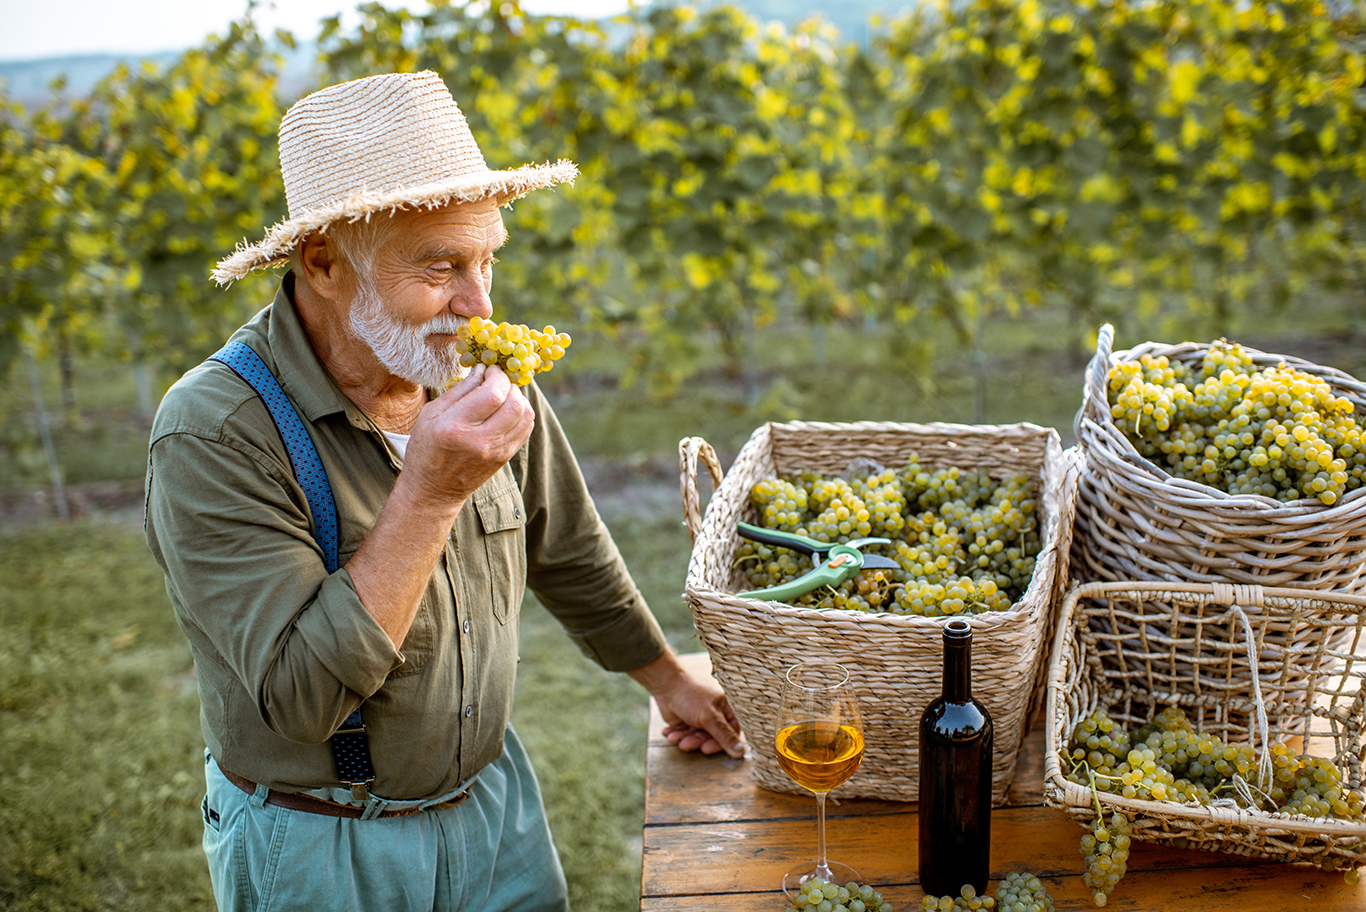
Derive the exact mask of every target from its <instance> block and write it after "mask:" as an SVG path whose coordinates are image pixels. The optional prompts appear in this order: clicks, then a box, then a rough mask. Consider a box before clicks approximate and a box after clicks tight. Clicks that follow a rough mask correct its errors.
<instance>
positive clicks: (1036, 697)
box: [679, 422, 1075, 802]
mask: <svg viewBox="0 0 1366 912" xmlns="http://www.w3.org/2000/svg"><path fill="white" fill-rule="evenodd" d="M679 451H680V463H681V474H682V487H683V501H684V513H685V517H686V520H687V525H688V530H689V532H690V533H691V534H692V537H693V551H692V559H691V561H690V562H689V565H688V578H687V592H686V597H687V600H688V604H689V605H690V606H691V608H692V612H693V619H694V621H695V623H696V625H697V629H698V632H699V634H700V636H701V639H702V641H703V643H704V644H705V645H706V647H707V651H708V652H709V653H710V654H711V660H712V668H713V670H714V673H715V674H716V677H717V679H718V680H719V681H720V683H721V685H722V686H723V687H724V688H725V690H726V694H727V696H728V698H729V700H730V703H731V706H732V707H733V708H734V710H735V713H736V716H737V717H738V718H739V720H740V724H741V726H742V727H743V728H744V730H745V732H746V736H747V739H748V741H749V744H750V750H751V753H752V755H753V757H754V764H753V769H754V775H755V777H756V780H757V781H758V783H759V784H760V785H762V786H764V787H766V788H770V789H773V790H775V791H780V792H793V793H796V792H801V791H802V789H801V788H800V787H799V786H798V785H797V784H796V783H794V782H793V781H792V780H791V779H789V778H788V777H787V776H786V775H785V774H784V773H783V771H782V770H781V768H780V767H779V766H778V762H777V758H776V755H775V750H774V744H773V739H774V735H775V730H774V721H775V718H774V717H775V714H776V712H777V709H778V698H779V693H780V690H781V683H782V679H783V673H784V671H785V670H786V668H787V667H788V666H790V665H792V664H793V663H794V662H796V661H799V660H802V659H811V658H817V657H818V658H822V659H826V660H830V661H836V662H841V663H844V664H845V665H847V666H849V667H850V669H851V671H852V675H853V678H854V680H855V683H856V685H857V687H858V697H859V701H860V707H861V710H862V714H863V721H864V726H865V735H866V748H865V752H864V757H863V763H862V766H860V768H859V771H858V772H857V773H856V774H855V775H854V776H853V777H852V778H851V779H850V780H849V781H848V782H847V783H845V784H844V785H843V786H841V787H840V788H839V789H837V790H836V791H835V792H833V793H832V794H834V795H836V796H848V797H864V798H884V799H890V800H898V801H915V800H917V798H918V794H917V788H918V770H919V723H920V716H921V714H922V713H923V712H924V710H925V707H926V706H928V705H929V703H930V702H931V701H932V700H933V699H935V698H936V697H938V696H939V694H940V690H941V677H942V673H943V629H942V625H943V623H944V620H945V619H943V618H939V619H930V618H922V617H907V616H899V615H893V614H872V613H869V614H863V613H854V612H846V611H839V610H814V609H808V608H796V607H793V606H790V605H785V604H781V603H778V602H769V601H751V600H746V599H741V598H737V597H736V596H735V595H733V594H732V593H735V592H740V591H743V590H745V589H747V588H749V587H748V586H747V585H746V583H745V580H744V577H743V575H742V574H741V573H740V571H739V570H738V569H736V567H735V566H734V559H735V554H736V551H737V549H738V547H739V544H740V539H739V536H738V535H737V534H736V530H735V524H736V522H737V521H741V520H743V521H754V520H755V518H756V511H755V509H754V507H753V506H752V505H751V504H750V498H749V493H750V489H751V488H752V487H753V485H754V483H755V482H757V481H759V480H760V479H761V478H764V477H766V476H771V475H787V474H794V473H796V472H798V471H800V470H802V469H811V470H813V471H816V472H821V473H824V474H828V475H833V474H842V473H844V472H845V470H846V468H847V466H848V465H849V463H850V462H851V461H852V460H854V459H855V458H858V457H863V458H866V459H872V460H873V461H875V462H877V463H879V464H881V465H884V466H886V467H889V468H891V467H900V466H902V465H904V464H905V463H906V461H907V458H908V456H909V455H910V454H911V453H912V452H915V453H918V454H919V457H920V463H921V464H922V465H924V466H927V467H931V466H936V467H948V466H958V467H962V468H975V467H981V468H984V469H986V470H987V471H988V472H989V473H991V474H992V475H996V476H999V475H1003V474H1005V473H1009V472H1016V471H1020V472H1026V473H1028V474H1029V475H1030V476H1031V477H1032V478H1034V479H1035V482H1036V484H1037V486H1038V490H1039V494H1040V496H1039V497H1038V498H1037V502H1038V504H1039V507H1038V510H1039V520H1040V531H1041V543H1042V550H1041V552H1040V554H1039V556H1038V558H1037V561H1036V564H1035V570H1034V576H1033V578H1032V581H1031V582H1030V585H1029V587H1028V589H1027V591H1026V592H1025V594H1024V596H1023V597H1022V598H1021V599H1020V601H1019V602H1017V603H1016V604H1015V605H1014V606H1013V607H1012V609H1011V610H1010V611H1006V612H990V613H986V614H980V615H976V616H973V617H970V618H969V621H970V622H971V624H972V628H973V647H972V663H973V673H972V676H973V695H974V696H975V697H977V698H978V699H979V700H981V701H982V702H983V703H985V704H986V706H987V708H988V710H989V711H990V712H991V715H992V720H993V722H994V724H995V744H996V758H995V763H994V767H993V786H994V789H993V792H994V798H995V800H996V801H997V802H1000V801H1002V800H1004V798H1005V793H1006V790H1007V789H1008V788H1009V786H1010V780H1011V778H1012V777H1013V775H1014V772H1015V761H1016V756H1017V754H1018V751H1019V747H1020V744H1021V742H1022V741H1023V740H1024V737H1025V735H1026V734H1027V733H1028V730H1029V729H1028V725H1029V724H1030V722H1032V715H1033V711H1034V710H1035V709H1037V708H1038V706H1040V705H1041V700H1042V685H1043V676H1044V668H1045V664H1046V662H1047V646H1048V643H1049V641H1050V639H1051V635H1050V632H1051V629H1052V628H1051V622H1052V618H1053V614H1054V612H1053V608H1054V607H1055V605H1056V599H1057V597H1058V595H1059V594H1060V593H1059V590H1058V585H1059V583H1060V581H1061V580H1062V579H1064V578H1065V577H1066V555H1067V547H1068V542H1067V538H1068V536H1069V535H1070V531H1071V523H1072V505H1071V504H1072V497H1071V490H1072V488H1071V485H1072V483H1073V481H1074V479H1075V473H1074V472H1069V471H1067V470H1066V460H1065V459H1064V456H1063V453H1062V449H1061V446H1060V444H1059V440H1058V435H1057V432H1056V431H1053V430H1052V429H1045V428H1041V427H1036V426H1033V425H1026V424H1019V425H1010V426H1000V427H973V426H964V425H950V424H925V425H917V424H887V423H873V422H859V423H850V424H815V423H802V422H793V423H788V424H766V425H764V426H762V427H760V428H759V429H758V430H756V431H755V432H754V434H753V435H752V436H751V437H750V439H749V442H748V443H747V444H746V445H745V446H744V447H743V448H742V449H741V451H740V453H739V454H738V455H737V457H736V459H735V462H734V464H733V465H732V466H731V468H730V471H729V472H728V473H724V475H723V473H722V470H721V467H720V464H719V462H718V461H717V459H716V455H715V453H714V451H713V450H712V448H711V447H710V446H709V445H708V444H707V443H706V441H704V440H702V439H701V438H697V437H692V438H687V439H685V440H683V441H682V442H681V443H680V444H679ZM699 459H701V460H702V461H703V462H704V464H706V465H707V467H708V469H709V470H710V471H711V474H712V480H713V483H714V488H715V490H714V491H713V493H712V495H711V499H710V501H709V502H708V504H707V509H706V515H705V517H703V516H702V515H701V510H700V504H699V496H698V490H697V462H698V460H699Z"/></svg>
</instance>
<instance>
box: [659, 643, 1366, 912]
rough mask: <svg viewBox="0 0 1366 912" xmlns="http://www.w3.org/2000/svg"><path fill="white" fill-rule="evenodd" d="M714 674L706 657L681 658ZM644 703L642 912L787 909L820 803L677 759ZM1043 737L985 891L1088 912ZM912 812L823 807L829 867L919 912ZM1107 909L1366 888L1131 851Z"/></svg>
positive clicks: (1218, 905) (996, 833)
mask: <svg viewBox="0 0 1366 912" xmlns="http://www.w3.org/2000/svg"><path fill="white" fill-rule="evenodd" d="M684 659H685V662H686V663H687V664H689V665H691V666H692V667H694V668H697V669H699V670H709V669H710V665H709V663H708V661H707V656H706V655H705V654H699V655H689V656H685V657H684ZM663 728H664V723H663V720H662V719H661V718H660V716H659V710H658V708H657V707H654V706H652V707H651V718H650V729H649V746H648V749H647V755H646V771H645V830H644V841H643V844H644V858H643V865H642V870H641V884H640V907H641V909H642V910H643V912H675V910H677V912H683V910H687V912H707V910H718V912H720V910H725V912H748V910H764V912H781V910H783V909H785V908H786V900H785V898H784V896H783V894H782V890H781V888H780V887H779V884H780V883H781V882H782V877H783V873H784V872H785V871H787V870H788V868H790V867H792V866H793V865H794V864H796V863H797V862H800V861H805V860H809V859H813V858H814V857H815V847H816V823H815V812H816V802H815V799H814V798H812V797H810V796H805V797H803V796H798V795H783V794H779V793H777V792H772V791H769V790H768V789H764V788H761V787H759V786H757V785H755V784H754V781H753V778H752V776H751V774H750V770H749V764H750V761H748V760H735V759H731V758H729V757H725V756H710V757H708V756H702V755H700V754H685V753H683V752H682V751H680V750H678V749H677V748H676V747H674V746H673V745H671V744H669V742H668V741H666V740H665V739H664V737H663V734H662V731H663ZM1043 753H1044V744H1043V730H1042V728H1037V729H1035V730H1034V731H1033V732H1032V733H1031V734H1030V736H1029V738H1028V739H1027V740H1026V742H1025V745H1024V748H1023V751H1022V753H1021V755H1020V761H1019V767H1018V771H1017V773H1016V776H1015V782H1014V784H1013V786H1012V788H1011V790H1010V793H1009V795H1008V796H1007V800H1006V802H1005V805H1004V806H1002V807H998V808H996V809H995V811H994V812H993V814H992V828H991V836H992V839H991V880H992V883H991V886H990V887H989V889H991V890H994V889H995V887H996V882H997V881H999V880H1000V879H1001V878H1002V877H1004V876H1005V875H1006V874H1007V873H1009V872H1011V871H1018V870H1029V871H1032V872H1034V873H1035V874H1037V875H1039V877H1040V878H1041V879H1042V880H1043V881H1044V882H1045V883H1046V884H1047V886H1048V892H1049V895H1051V896H1052V897H1053V902H1054V905H1055V907H1056V908H1057V910H1058V912H1064V910H1085V909H1091V910H1094V909H1095V906H1094V905H1093V904H1092V902H1091V898H1090V891H1088V890H1087V889H1086V888H1085V886H1083V884H1082V882H1081V872H1082V863H1081V855H1080V854H1079V853H1078V852H1077V842H1078V840H1079V839H1080V837H1081V835H1082V829H1081V827H1080V826H1078V825H1077V824H1076V823H1074V822H1072V820H1071V819H1069V818H1068V817H1067V816H1065V815H1064V814H1063V813H1062V812H1061V811H1057V810H1054V809H1053V808H1049V807H1045V806H1044V804H1043V799H1042V791H1043ZM917 836H918V833H917V820H916V806H915V805H914V804H905V803H902V802H895V801H874V800H863V799H851V800H844V801H841V802H839V803H838V804H836V803H835V801H834V800H833V799H832V800H830V801H828V802H827V803H826V840H827V842H828V847H829V854H830V857H831V858H834V859H838V860H840V861H844V862H846V863H847V864H850V865H852V866H853V867H854V868H855V869H857V870H858V871H859V872H860V873H861V874H862V875H863V882H865V883H869V884H872V885H873V886H874V887H875V888H877V889H878V890H879V891H880V892H881V893H882V894H883V896H884V897H886V898H887V899H889V900H890V901H891V902H892V903H893V905H894V906H895V907H896V908H897V910H898V912H903V910H905V912H910V910H912V909H919V907H920V899H921V896H922V895H923V894H922V893H921V892H920V888H919V886H918V876H917V872H916V868H917V855H916V853H917V849H916V843H917ZM1106 908H1107V910H1113V909H1119V910H1150V912H1185V910H1191V912H1272V910H1275V912H1286V910H1301V909H1302V910H1313V912H1366V882H1363V883H1362V884H1359V885H1357V886H1349V885H1348V884H1347V883H1346V882H1345V881H1344V880H1343V877H1342V875H1341V874H1330V873H1327V872H1324V871H1320V870H1319V869H1317V868H1313V867H1309V866H1306V865H1284V864H1274V863H1269V862H1263V861H1256V860H1250V859H1245V858H1239V857H1236V856H1231V855H1223V854H1218V853H1210V852H1195V851H1182V850H1179V849H1169V848H1165V847H1161V846H1155V845H1150V844H1146V843H1139V842H1135V843H1134V846H1133V850H1132V853H1131V855H1130V857H1129V871H1128V873H1127V874H1126V875H1125V877H1124V879H1123V880H1121V881H1120V882H1119V886H1118V887H1116V888H1115V892H1114V893H1112V894H1111V896H1110V902H1109V904H1108V905H1107V906H1106Z"/></svg>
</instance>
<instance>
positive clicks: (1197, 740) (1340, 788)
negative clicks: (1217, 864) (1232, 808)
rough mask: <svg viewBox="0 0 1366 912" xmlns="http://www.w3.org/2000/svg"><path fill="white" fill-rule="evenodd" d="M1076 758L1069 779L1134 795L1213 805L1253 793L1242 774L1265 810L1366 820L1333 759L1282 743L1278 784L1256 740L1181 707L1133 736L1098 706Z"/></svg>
mask: <svg viewBox="0 0 1366 912" xmlns="http://www.w3.org/2000/svg"><path fill="white" fill-rule="evenodd" d="M1126 748H1127V752H1126ZM1069 756H1070V758H1071V760H1072V762H1073V769H1072V771H1071V772H1069V773H1068V778H1069V779H1071V780H1072V781H1074V782H1077V783H1080V784H1082V785H1089V784H1091V779H1092V776H1094V785H1095V788H1096V789H1097V790H1099V791H1101V792H1109V793H1112V794H1118V795H1123V796H1124V797H1126V798H1143V799H1151V800H1156V801H1176V802H1182V803H1187V804H1201V805H1208V804H1209V803H1210V801H1211V800H1212V799H1213V798H1216V797H1232V798H1234V799H1235V800H1238V801H1239V802H1240V803H1241V802H1244V800H1245V799H1244V798H1242V797H1241V796H1240V795H1239V794H1238V792H1237V791H1235V790H1234V788H1233V778H1234V777H1235V776H1237V777H1239V778H1241V779H1242V780H1243V781H1244V782H1246V783H1248V784H1249V785H1250V786H1252V787H1253V789H1254V791H1253V795H1254V797H1255V796H1256V795H1257V794H1258V793H1260V794H1261V795H1262V801H1261V805H1260V808H1261V809H1262V810H1275V811H1281V812H1283V813H1287V814H1303V815H1305V816H1308V817H1336V818H1339V819H1343V820H1364V819H1366V796H1363V795H1362V793H1361V792H1360V791H1359V790H1356V789H1352V788H1348V787H1346V786H1345V785H1344V784H1343V781H1342V773H1341V771H1340V770H1339V769H1338V768H1337V766H1336V765H1335V764H1333V763H1332V762H1331V761H1329V760H1326V759H1324V758H1322V757H1313V756H1308V755H1300V754H1297V753H1296V752H1295V751H1294V749H1292V748H1291V747H1290V746H1288V745H1287V744H1285V743H1284V742H1278V743H1276V744H1273V745H1272V746H1271V761H1272V779H1271V782H1270V783H1265V782H1258V781H1257V772H1256V770H1257V758H1256V754H1255V752H1254V751H1253V749H1252V747H1251V746H1250V745H1248V744H1243V743H1230V742H1225V741H1224V740H1222V739H1221V738H1218V737H1215V736H1213V735H1210V734H1201V733H1198V732H1196V731H1195V728H1194V726H1193V725H1192V724H1191V722H1190V720H1189V718H1187V716H1186V714H1185V713H1184V712H1183V711H1182V710H1181V709H1180V708H1179V707H1175V706H1169V707H1167V708H1166V709H1164V710H1162V711H1161V712H1160V713H1158V714H1157V715H1155V716H1154V717H1153V719H1152V720H1151V721H1149V722H1146V723H1144V724H1143V725H1141V726H1139V727H1138V728H1137V729H1135V730H1134V731H1133V732H1130V733H1127V734H1126V733H1125V732H1124V731H1123V729H1122V728H1120V727H1119V726H1118V725H1116V724H1115V723H1114V721H1113V720H1112V719H1110V717H1109V716H1108V715H1106V714H1105V713H1104V712H1103V711H1100V710H1097V711H1095V712H1093V713H1091V714H1090V715H1088V716H1086V717H1085V718H1084V719H1082V721H1081V722H1079V723H1077V725H1076V727H1075V728H1074V729H1073V732H1072V738H1071V742H1070V745H1069Z"/></svg>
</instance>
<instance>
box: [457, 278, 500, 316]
mask: <svg viewBox="0 0 1366 912" xmlns="http://www.w3.org/2000/svg"><path fill="white" fill-rule="evenodd" d="M450 309H451V311H452V312H454V313H457V314H460V315H461V316H464V317H483V318H485V319H488V318H489V317H491V316H493V299H492V298H490V297H489V289H488V285H487V283H486V282H485V281H484V277H483V275H482V274H478V273H476V274H475V275H473V276H469V277H467V278H466V279H465V281H463V282H461V283H460V286H459V287H458V288H456V290H455V294H454V295H453V296H452V298H451V304H450Z"/></svg>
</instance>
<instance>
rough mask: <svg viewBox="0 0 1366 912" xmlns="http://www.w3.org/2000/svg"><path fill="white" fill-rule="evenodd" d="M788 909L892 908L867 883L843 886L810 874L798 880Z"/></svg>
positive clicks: (882, 911)
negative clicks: (806, 878)
mask: <svg viewBox="0 0 1366 912" xmlns="http://www.w3.org/2000/svg"><path fill="white" fill-rule="evenodd" d="M788 912H892V904H891V903H889V902H888V901H887V900H885V899H883V898H882V894H881V893H879V892H878V891H877V890H874V889H873V888H872V887H870V886H868V885H867V884H856V883H852V882H851V883H847V884H845V885H844V886H842V887H841V886H839V885H838V884H833V883H829V882H828V881H826V880H824V879H822V878H820V877H812V878H810V879H808V880H806V881H805V882H803V883H802V887H801V890H800V891H799V892H798V893H797V895H796V896H794V897H793V898H792V904H791V905H789V906H788Z"/></svg>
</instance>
